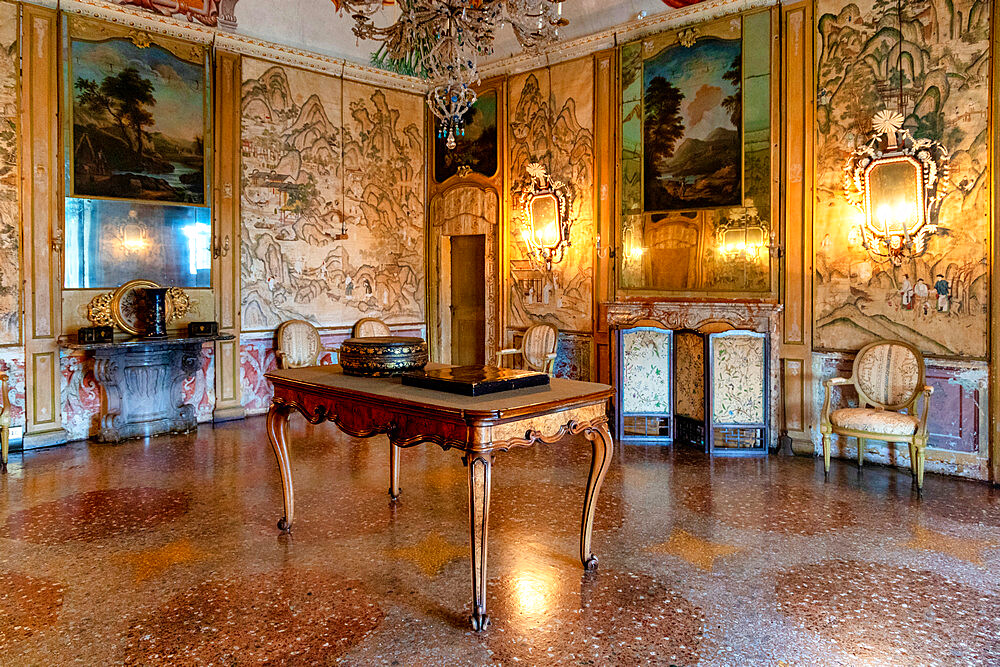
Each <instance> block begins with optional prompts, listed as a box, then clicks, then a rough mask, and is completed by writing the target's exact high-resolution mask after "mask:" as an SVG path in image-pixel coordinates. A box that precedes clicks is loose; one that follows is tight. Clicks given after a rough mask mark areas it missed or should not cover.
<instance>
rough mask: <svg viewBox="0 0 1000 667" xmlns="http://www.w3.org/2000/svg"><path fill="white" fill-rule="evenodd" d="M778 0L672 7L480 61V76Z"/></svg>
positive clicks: (527, 68)
mask: <svg viewBox="0 0 1000 667" xmlns="http://www.w3.org/2000/svg"><path fill="white" fill-rule="evenodd" d="M777 4H780V0H705V1H704V2H700V3H698V4H696V5H691V6H689V7H684V8H682V9H672V10H669V11H666V12H663V13H660V14H655V15H654V16H650V17H648V18H644V19H639V20H635V21H630V22H628V23H622V24H621V25H618V26H615V27H614V28H609V29H608V30H602V31H601V32H596V33H593V34H591V35H586V36H584V37H578V38H576V39H571V40H567V41H565V42H556V43H555V44H553V45H551V46H549V47H548V48H545V49H541V50H538V51H536V52H534V53H529V52H524V53H519V54H517V55H515V56H510V57H508V58H502V59H500V60H496V61H493V62H488V63H484V64H483V65H481V66H480V67H479V73H480V75H481V76H482V78H483V79H486V78H488V77H492V76H502V75H504V74H515V73H517V72H527V71H530V70H533V69H537V68H539V67H545V66H546V65H552V64H555V63H559V62H564V61H567V60H573V59H574V58H580V57H582V56H586V55H589V54H591V53H595V52H597V51H602V50H604V49H610V48H614V47H615V46H617V45H618V44H621V43H624V42H628V41H632V40H634V39H639V38H640V37H645V36H646V35H650V34H653V33H657V32H663V31H665V30H672V29H676V28H680V27H683V26H685V25H689V24H692V23H701V22H704V21H707V20H711V19H716V18H719V17H721V16H725V15H727V14H734V13H736V12H742V11H746V10H748V9H757V8H759V7H770V6H771V5H777Z"/></svg>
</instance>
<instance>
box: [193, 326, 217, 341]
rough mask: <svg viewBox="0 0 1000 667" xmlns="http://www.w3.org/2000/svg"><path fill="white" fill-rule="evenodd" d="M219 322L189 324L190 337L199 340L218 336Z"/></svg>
mask: <svg viewBox="0 0 1000 667" xmlns="http://www.w3.org/2000/svg"><path fill="white" fill-rule="evenodd" d="M218 335H219V323H218V322H190V323H189V324H188V336H190V337H191V338H197V337H201V336H218Z"/></svg>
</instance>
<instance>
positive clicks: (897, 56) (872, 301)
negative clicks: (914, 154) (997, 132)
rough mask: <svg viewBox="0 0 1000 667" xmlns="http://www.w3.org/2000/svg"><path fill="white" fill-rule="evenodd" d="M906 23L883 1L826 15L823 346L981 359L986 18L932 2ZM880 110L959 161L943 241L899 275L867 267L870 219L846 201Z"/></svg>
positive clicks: (819, 228) (825, 8) (820, 59)
mask: <svg viewBox="0 0 1000 667" xmlns="http://www.w3.org/2000/svg"><path fill="white" fill-rule="evenodd" d="M900 9H901V15H899V16H897V4H896V3H894V2H893V3H889V2H882V1H877V0H876V1H871V2H858V3H846V2H843V1H842V0H836V1H834V0H820V2H819V3H818V6H817V11H816V16H817V28H818V35H817V40H818V41H817V44H816V59H817V62H816V67H817V81H816V86H817V91H816V95H817V109H816V122H817V125H818V128H817V129H818V135H817V146H816V156H817V158H816V159H817V165H816V206H815V219H814V240H813V242H814V247H815V263H814V264H815V283H814V291H815V294H814V299H815V300H814V317H815V328H814V334H813V336H814V340H813V343H814V345H815V347H817V348H819V349H828V350H857V349H858V348H860V347H861V346H862V345H864V344H866V343H869V342H871V341H873V340H876V339H879V338H896V339H901V340H905V341H908V342H910V343H912V344H914V345H916V346H917V347H918V348H920V350H921V351H923V352H924V353H926V354H931V355H938V356H947V357H973V358H985V357H986V354H987V348H986V340H987V335H986V334H987V325H988V317H989V315H988V311H989V266H988V252H989V247H990V245H989V244H990V241H989V238H990V234H989V204H990V175H989V153H990V146H989V136H988V134H989V133H988V128H989V124H988V123H989V117H988V116H989V112H988V110H989V103H990V98H989V76H990V64H989V50H990V41H989V34H990V6H989V3H985V2H980V1H977V0H957V1H955V2H945V1H944V0H922V1H920V2H905V3H902V5H901V7H900ZM900 19H901V24H902V30H901V31H900ZM900 45H901V46H900ZM899 64H902V71H900V68H899V66H898V65H899ZM883 109H888V110H890V111H894V112H895V111H899V112H900V113H902V114H903V116H904V117H905V122H904V127H906V128H907V129H908V130H909V131H910V132H911V133H912V134H913V136H914V137H917V138H929V139H932V140H936V141H940V142H942V143H943V144H944V146H945V147H946V148H947V149H948V151H949V153H950V155H951V182H952V188H951V191H950V193H949V194H948V195H947V197H946V198H945V200H944V201H943V202H942V205H941V208H940V213H939V217H938V220H937V224H938V225H939V229H938V233H937V234H935V235H933V236H931V237H930V239H929V242H928V247H927V249H926V251H925V252H924V253H923V254H922V255H919V256H917V257H915V258H905V259H904V260H903V261H902V263H901V264H900V265H898V266H896V265H893V264H892V263H889V262H879V261H875V260H874V259H873V258H871V257H870V256H869V255H868V253H867V252H866V250H865V249H864V248H863V247H862V245H861V239H860V238H859V236H858V234H857V231H856V229H857V226H858V222H859V216H861V215H862V214H861V213H859V212H858V210H857V209H855V208H854V207H852V206H851V205H849V204H848V203H847V201H846V200H845V199H844V195H843V171H842V169H843V165H844V162H845V160H846V159H847V156H848V155H849V153H850V152H851V151H852V150H854V148H855V147H856V146H858V145H860V144H863V143H864V142H865V141H867V139H868V137H869V136H870V134H871V132H872V129H873V128H872V118H873V116H874V115H875V114H876V112H878V111H880V110H883Z"/></svg>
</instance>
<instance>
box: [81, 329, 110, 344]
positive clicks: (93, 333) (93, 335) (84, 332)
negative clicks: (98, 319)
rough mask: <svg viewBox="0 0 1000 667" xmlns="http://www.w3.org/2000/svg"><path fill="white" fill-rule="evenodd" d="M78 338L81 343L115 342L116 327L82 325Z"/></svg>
mask: <svg viewBox="0 0 1000 667" xmlns="http://www.w3.org/2000/svg"><path fill="white" fill-rule="evenodd" d="M76 339H77V341H78V342H80V343H113V342H114V340H115V328H114V327H81V328H80V330H79V331H78V332H77V334H76Z"/></svg>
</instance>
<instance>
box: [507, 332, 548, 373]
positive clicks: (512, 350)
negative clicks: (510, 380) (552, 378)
mask: <svg viewBox="0 0 1000 667" xmlns="http://www.w3.org/2000/svg"><path fill="white" fill-rule="evenodd" d="M538 327H541V328H547V329H551V330H552V333H553V336H554V341H555V343H556V345H558V344H559V330H558V329H556V328H555V327H554V326H553V325H551V324H532V325H531V326H530V327H528V328H527V330H525V332H524V338H522V339H521V347H508V348H504V349H502V350H497V366H503V358H504V357H505V356H507V355H511V354H520V355H521V359H522V360H523V361H524V364H525V365H526V366H529V367H530V366H531V365H530V364H529V363H528V361H527V359H526V358H525V357H524V341H525V340H527V338H528V332H530V331H531V330H532V329H535V328H538ZM555 365H556V353H555V352H550V353H549V354H546V355H545V361H544V362H543V364H542V367H541V368H539V369H537V370H539V371H541V372H543V373H546V374H548V375H552V373H553V372H554V371H555ZM533 370H534V369H533Z"/></svg>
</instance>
